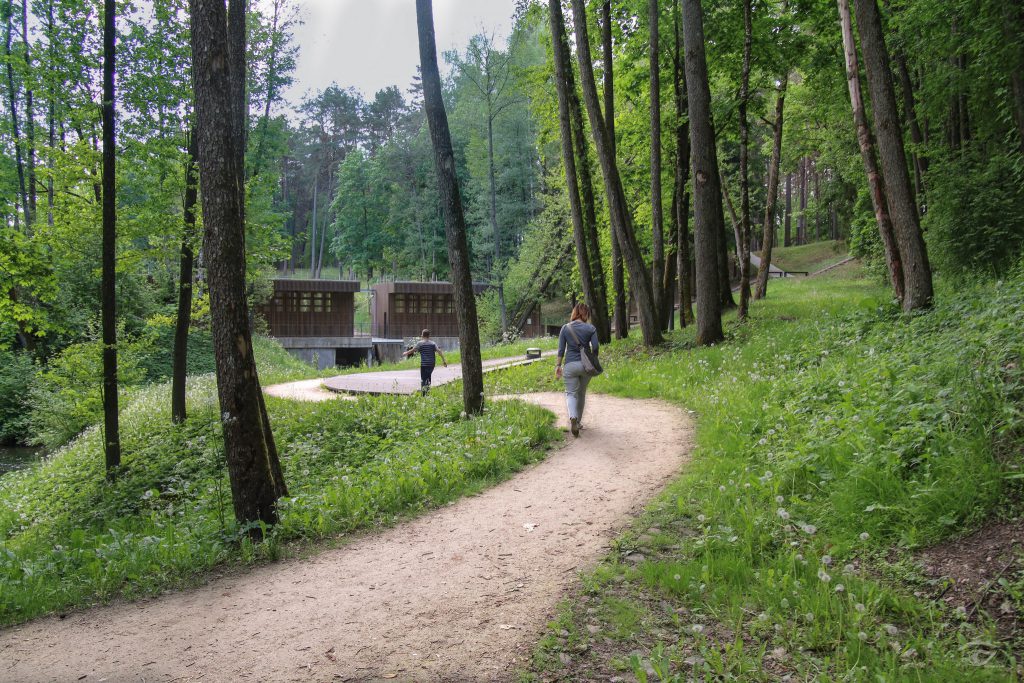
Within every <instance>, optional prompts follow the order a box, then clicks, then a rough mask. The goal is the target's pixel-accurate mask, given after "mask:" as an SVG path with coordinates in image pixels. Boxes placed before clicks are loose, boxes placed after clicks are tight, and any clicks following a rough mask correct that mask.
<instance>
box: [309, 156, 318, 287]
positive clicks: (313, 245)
mask: <svg viewBox="0 0 1024 683" xmlns="http://www.w3.org/2000/svg"><path fill="white" fill-rule="evenodd" d="M319 193H320V169H319V168H318V169H317V170H316V175H314V176H313V216H312V218H311V219H310V222H309V230H310V236H309V276H310V277H313V273H315V272H316V249H317V245H318V244H319V242H317V239H316V231H317V228H318V227H319V226H318V224H317V219H316V210H317V199H318V195H319Z"/></svg>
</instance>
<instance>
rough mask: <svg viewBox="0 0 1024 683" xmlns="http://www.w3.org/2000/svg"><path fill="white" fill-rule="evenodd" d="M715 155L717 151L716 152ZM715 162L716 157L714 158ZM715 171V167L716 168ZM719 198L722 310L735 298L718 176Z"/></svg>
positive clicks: (719, 266) (719, 267) (729, 305)
mask: <svg viewBox="0 0 1024 683" xmlns="http://www.w3.org/2000/svg"><path fill="white" fill-rule="evenodd" d="M716 156H717V153H716ZM715 161H716V163H717V161H718V160H717V158H716V159H715ZM716 173H717V169H716ZM717 180H718V187H719V199H718V224H719V225H720V226H722V229H721V231H719V233H718V298H719V300H720V301H721V304H722V310H723V311H725V310H730V309H733V308H736V300H735V299H733V298H732V271H731V270H730V268H729V266H730V263H729V228H727V227H726V225H725V209H724V207H723V206H722V203H723V202H722V199H721V187H722V183H721V178H718V179H717Z"/></svg>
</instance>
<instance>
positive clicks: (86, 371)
mask: <svg viewBox="0 0 1024 683" xmlns="http://www.w3.org/2000/svg"><path fill="white" fill-rule="evenodd" d="M120 336H121V337H122V342H121V343H119V344H118V364H117V366H118V367H117V379H118V384H119V386H122V387H124V386H127V385H133V384H138V383H140V382H141V381H142V380H143V379H144V378H145V371H144V370H143V369H142V368H141V367H140V366H139V365H140V363H139V361H140V358H141V356H142V355H143V354H144V353H145V352H146V351H147V350H148V348H149V345H148V340H140V341H136V342H131V341H123V331H122V334H121V335H120ZM28 404H29V406H30V408H29V415H28V416H27V419H28V422H29V424H30V425H31V430H32V442H33V443H35V444H36V445H40V446H45V447H46V448H48V449H54V448H57V447H59V446H62V445H64V444H65V443H67V442H68V441H70V440H71V439H72V438H74V437H75V436H77V435H78V434H79V433H81V431H82V430H83V429H85V428H86V427H89V426H91V425H93V424H96V423H98V422H99V421H100V420H101V419H102V417H103V343H102V342H101V341H99V340H94V341H87V342H79V343H77V344H72V345H71V346H68V347H67V348H65V349H64V350H63V351H61V352H60V353H58V354H57V355H56V356H54V357H53V358H52V359H51V360H50V362H49V364H48V365H47V366H46V367H45V368H44V369H42V370H41V371H40V372H39V375H38V377H37V378H36V381H35V382H34V384H33V385H32V387H31V391H30V392H29V398H28Z"/></svg>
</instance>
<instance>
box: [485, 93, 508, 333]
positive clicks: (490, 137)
mask: <svg viewBox="0 0 1024 683" xmlns="http://www.w3.org/2000/svg"><path fill="white" fill-rule="evenodd" d="M488 109H490V95H488ZM487 180H488V187H489V189H490V195H491V197H490V199H491V215H490V218H491V234H492V235H494V274H495V278H496V279H497V280H498V305H499V308H500V311H501V336H502V338H503V339H504V338H506V337H507V336H508V311H506V310H505V283H504V281H503V277H502V275H501V234H500V233H499V232H498V190H497V183H496V182H495V179H494V116H493V114H490V113H488V116H487Z"/></svg>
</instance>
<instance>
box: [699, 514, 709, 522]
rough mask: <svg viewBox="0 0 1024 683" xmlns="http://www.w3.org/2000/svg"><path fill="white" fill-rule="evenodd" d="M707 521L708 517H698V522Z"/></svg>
mask: <svg viewBox="0 0 1024 683" xmlns="http://www.w3.org/2000/svg"><path fill="white" fill-rule="evenodd" d="M705 519H707V517H705V516H704V515H697V521H698V522H703V521H704V520H705Z"/></svg>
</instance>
